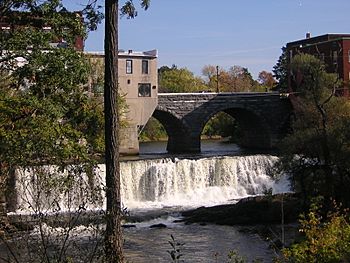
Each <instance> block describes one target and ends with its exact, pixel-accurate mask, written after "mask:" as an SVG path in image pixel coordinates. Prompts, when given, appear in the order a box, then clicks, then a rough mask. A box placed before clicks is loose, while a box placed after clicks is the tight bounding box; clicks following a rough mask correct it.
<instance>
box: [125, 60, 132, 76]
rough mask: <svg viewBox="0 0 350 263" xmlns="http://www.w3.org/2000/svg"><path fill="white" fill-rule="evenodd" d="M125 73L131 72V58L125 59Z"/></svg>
mask: <svg viewBox="0 0 350 263" xmlns="http://www.w3.org/2000/svg"><path fill="white" fill-rule="evenodd" d="M126 74H132V60H131V59H127V60H126Z"/></svg>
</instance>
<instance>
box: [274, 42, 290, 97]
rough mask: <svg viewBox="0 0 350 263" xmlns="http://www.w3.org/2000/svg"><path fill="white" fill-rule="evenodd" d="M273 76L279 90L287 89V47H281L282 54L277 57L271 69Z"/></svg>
mask: <svg viewBox="0 0 350 263" xmlns="http://www.w3.org/2000/svg"><path fill="white" fill-rule="evenodd" d="M272 72H273V74H274V77H275V78H276V79H277V81H278V83H277V86H276V89H277V90H279V91H280V92H287V91H288V61H287V48H286V47H282V54H281V55H280V57H279V58H278V61H277V63H276V65H275V66H273V70H272Z"/></svg>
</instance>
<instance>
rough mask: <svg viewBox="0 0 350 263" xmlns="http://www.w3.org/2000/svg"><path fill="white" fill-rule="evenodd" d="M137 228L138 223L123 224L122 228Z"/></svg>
mask: <svg viewBox="0 0 350 263" xmlns="http://www.w3.org/2000/svg"><path fill="white" fill-rule="evenodd" d="M134 227H135V228H136V225H122V228H134Z"/></svg>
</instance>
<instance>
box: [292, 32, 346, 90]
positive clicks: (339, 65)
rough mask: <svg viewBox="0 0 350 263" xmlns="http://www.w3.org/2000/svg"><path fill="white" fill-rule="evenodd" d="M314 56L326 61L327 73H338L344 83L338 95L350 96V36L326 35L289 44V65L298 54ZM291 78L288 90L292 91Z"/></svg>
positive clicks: (307, 36)
mask: <svg viewBox="0 0 350 263" xmlns="http://www.w3.org/2000/svg"><path fill="white" fill-rule="evenodd" d="M300 53H306V54H311V55H314V56H316V57H318V58H320V59H321V60H323V61H324V63H325V65H326V71H327V72H329V73H337V74H338V76H339V78H340V79H341V80H342V81H343V89H340V90H339V92H338V94H340V95H343V96H348V95H349V87H350V85H349V80H350V34H326V35H321V36H316V37H311V35H310V33H307V34H306V38H305V39H302V40H298V41H294V42H289V43H287V54H288V63H289V62H290V60H291V58H292V57H293V56H295V55H296V54H300ZM291 86H292V80H291V76H290V75H289V76H288V88H289V90H292V88H291Z"/></svg>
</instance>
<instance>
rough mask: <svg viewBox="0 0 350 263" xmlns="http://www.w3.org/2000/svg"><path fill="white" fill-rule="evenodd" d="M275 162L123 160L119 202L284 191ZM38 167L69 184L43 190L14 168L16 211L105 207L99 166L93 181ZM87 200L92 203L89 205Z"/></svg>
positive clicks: (208, 200)
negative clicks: (273, 173)
mask: <svg viewBox="0 0 350 263" xmlns="http://www.w3.org/2000/svg"><path fill="white" fill-rule="evenodd" d="M276 161H277V157H275V156H270V155H251V156H222V157H209V158H202V159H194V160H191V159H177V158H175V159H171V158H165V159H156V160H138V161H123V162H121V181H122V187H121V196H122V198H123V204H124V206H125V207H127V208H128V209H130V210H133V209H136V210H138V209H159V208H164V207H198V206H209V205H215V204H222V203H228V202H232V201H233V200H236V199H240V198H243V197H247V196H251V195H259V194H263V193H264V191H266V190H268V189H272V191H273V193H279V192H288V191H289V189H290V185H289V182H288V180H287V178H282V179H281V180H278V181H276V180H273V179H272V177H271V176H270V175H269V172H270V170H271V168H272V166H273V164H274V163H275V162H276ZM42 169H46V170H49V171H50V178H55V177H57V178H61V181H62V185H64V184H65V183H66V181H67V180H65V178H67V177H68V178H69V180H70V181H69V182H70V185H71V186H72V188H71V189H68V188H67V187H63V188H64V189H63V190H62V189H61V190H60V191H56V190H54V187H55V185H53V184H49V185H45V187H47V190H46V191H38V187H37V185H38V181H39V180H38V179H37V177H38V176H36V175H35V174H33V171H22V172H21V171H20V170H19V171H18V172H17V183H16V188H17V204H18V205H17V212H20V213H30V212H33V210H36V211H38V210H41V211H42V210H45V211H50V210H51V211H53V212H55V211H57V210H60V211H72V209H78V207H79V206H80V207H84V208H87V209H101V208H103V207H104V204H103V203H104V202H103V199H104V191H103V185H104V182H103V181H104V180H103V179H102V178H104V174H105V166H104V165H99V166H98V167H97V169H96V171H95V172H96V177H95V179H94V182H91V179H90V180H88V179H87V176H85V175H84V174H79V175H74V174H73V173H74V172H76V170H77V169H71V170H70V171H68V172H67V171H66V172H65V173H60V172H59V171H58V169H57V168H54V167H46V168H45V167H44V168H42ZM72 174H73V179H72ZM62 175H64V176H63V178H62ZM46 180H47V178H46ZM53 182H54V180H53ZM41 184H42V182H41ZM62 185H61V188H62ZM91 185H94V186H95V188H94V189H95V190H96V191H94V192H92V191H91V189H92V188H91V187H92V186H91ZM96 186H97V188H96ZM72 189H73V190H72ZM92 201H96V202H95V203H94V204H93V205H92V204H90V203H91V202H92ZM67 204H68V205H67Z"/></svg>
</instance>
